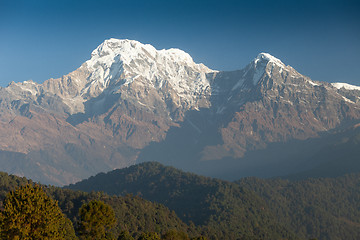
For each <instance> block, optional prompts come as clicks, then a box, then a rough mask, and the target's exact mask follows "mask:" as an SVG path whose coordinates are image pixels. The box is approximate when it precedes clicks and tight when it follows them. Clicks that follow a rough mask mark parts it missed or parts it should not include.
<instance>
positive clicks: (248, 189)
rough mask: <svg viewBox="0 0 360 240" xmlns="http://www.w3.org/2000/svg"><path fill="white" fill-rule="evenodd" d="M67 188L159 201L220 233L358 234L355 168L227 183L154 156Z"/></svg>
mask: <svg viewBox="0 0 360 240" xmlns="http://www.w3.org/2000/svg"><path fill="white" fill-rule="evenodd" d="M69 188H71V189H81V190H84V191H92V190H95V191H104V192H106V193H108V194H114V195H124V194H127V193H133V194H136V195H140V196H142V197H143V198H145V199H148V200H151V201H156V202H160V203H163V204H164V205H165V206H167V207H169V208H170V209H173V210H174V211H175V212H176V213H177V214H178V216H179V217H180V218H181V219H183V220H184V221H193V222H195V223H196V224H200V225H207V226H211V228H212V229H213V230H215V233H214V234H215V235H216V234H217V235H216V236H217V237H219V238H220V239H221V238H222V239H224V238H223V237H225V236H226V237H225V239H226V238H228V239H236V238H238V237H239V236H241V234H244V233H246V236H252V237H254V238H263V239H280V238H288V239H296V238H299V239H310V238H318V239H360V208H359V202H360V174H352V175H346V176H342V177H337V178H328V179H325V178H324V179H321V178H319V179H307V180H302V181H293V182H291V181H288V180H280V179H275V180H274V179H269V180H262V179H257V178H246V179H242V180H240V181H238V182H235V183H232V182H227V181H222V180H218V179H212V178H207V177H201V176H198V175H195V174H190V173H185V172H182V171H180V170H177V169H175V168H172V167H165V166H163V165H161V164H159V163H154V162H153V163H142V164H139V165H135V166H131V167H129V168H125V169H121V170H114V171H111V172H109V173H107V174H104V173H102V174H98V175H97V176H95V177H91V178H89V179H87V180H84V181H81V182H79V183H77V184H75V185H70V186H69ZM293 233H295V234H296V236H295V235H294V234H293ZM243 236H244V235H243ZM270 236H271V237H270ZM281 236H282V237H281Z"/></svg>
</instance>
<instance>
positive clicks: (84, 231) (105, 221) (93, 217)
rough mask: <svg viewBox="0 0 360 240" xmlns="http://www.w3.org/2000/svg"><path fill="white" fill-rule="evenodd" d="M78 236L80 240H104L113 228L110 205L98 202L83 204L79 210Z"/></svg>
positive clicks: (113, 216)
mask: <svg viewBox="0 0 360 240" xmlns="http://www.w3.org/2000/svg"><path fill="white" fill-rule="evenodd" d="M79 216H80V222H79V235H80V238H81V239H92V240H94V239H106V237H107V234H109V230H110V229H111V228H113V227H114V226H115V223H116V218H115V213H114V210H113V209H112V208H111V207H110V205H108V204H106V203H104V202H103V201H100V200H92V201H90V202H89V203H87V204H83V205H82V206H81V208H80V210H79Z"/></svg>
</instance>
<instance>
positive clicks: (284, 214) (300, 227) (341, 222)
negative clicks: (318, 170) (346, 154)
mask: <svg viewBox="0 0 360 240" xmlns="http://www.w3.org/2000/svg"><path fill="white" fill-rule="evenodd" d="M237 183H238V184H239V185H240V186H242V187H244V188H247V189H250V190H252V191H254V192H256V193H257V194H258V195H259V196H260V197H261V198H262V199H264V201H266V203H267V204H268V206H269V208H270V209H271V210H272V212H273V213H274V214H275V215H276V218H277V219H279V220H280V221H281V223H283V224H284V225H285V226H287V227H288V228H289V229H291V230H293V231H295V233H296V234H297V235H298V236H299V237H301V238H305V237H316V238H319V239H360V173H357V174H349V175H345V176H342V177H337V178H318V179H315V178H313V179H307V180H301V181H289V180H282V179H267V180H263V179H258V178H245V179H242V180H240V181H238V182H237Z"/></svg>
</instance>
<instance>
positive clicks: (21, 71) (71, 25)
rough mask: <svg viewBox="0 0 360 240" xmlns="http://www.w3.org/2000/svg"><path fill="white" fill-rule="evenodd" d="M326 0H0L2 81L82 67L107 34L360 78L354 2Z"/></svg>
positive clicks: (227, 61)
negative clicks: (266, 57)
mask: <svg viewBox="0 0 360 240" xmlns="http://www.w3.org/2000/svg"><path fill="white" fill-rule="evenodd" d="M358 2H359V1H347V0H343V1H340V0H339V1H332V0H323V1H320V0H312V1H310V0H299V1H294V0H287V1H283V0H266V1H265V0H256V1H254V0H246V1H240V0H239V1H230V0H222V1H220V0H218V1H212V0H207V1H203V0H164V1H162V0H143V1H140V0H126V1H122V0H116V1H113V0H99V1H94V0H37V1H36V0H27V1H19V0H0V86H6V85H7V84H8V83H9V82H11V81H15V82H19V81H25V80H29V79H32V80H34V81H36V82H43V81H44V80H46V79H48V78H51V77H53V78H57V77H60V76H62V75H64V74H67V73H69V72H71V71H73V70H75V69H76V68H78V67H79V66H80V65H81V64H82V63H83V62H84V61H86V60H87V59H88V58H89V57H90V53H91V51H92V50H93V49H95V48H96V47H97V46H98V45H99V44H100V43H101V42H103V41H104V40H105V39H108V38H110V37H114V38H128V39H135V40H138V41H140V42H143V43H150V44H152V45H153V46H155V47H156V48H157V49H163V48H171V47H176V48H180V49H182V50H184V51H186V52H188V53H189V54H190V55H191V56H192V57H193V58H194V60H195V61H196V62H202V63H204V64H205V65H207V66H208V67H210V68H213V69H217V70H236V69H241V68H243V67H245V65H246V64H247V63H248V62H250V61H251V60H252V59H253V58H255V57H256V56H257V54H258V53H259V52H268V53H270V54H272V55H274V56H275V57H278V58H280V59H281V60H282V61H283V62H284V63H285V64H289V65H291V66H293V67H294V68H295V69H297V70H298V71H299V72H300V73H302V74H305V75H307V76H309V77H311V78H312V79H314V80H321V81H329V82H334V81H343V82H348V83H352V84H357V85H360V74H359V70H360V66H359V60H360V4H359V3H358Z"/></svg>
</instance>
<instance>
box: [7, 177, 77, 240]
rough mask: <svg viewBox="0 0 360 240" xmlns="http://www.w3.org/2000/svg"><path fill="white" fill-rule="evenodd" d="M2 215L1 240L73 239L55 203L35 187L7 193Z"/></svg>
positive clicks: (65, 220) (28, 186) (67, 223)
mask: <svg viewBox="0 0 360 240" xmlns="http://www.w3.org/2000/svg"><path fill="white" fill-rule="evenodd" d="M1 215H2V216H1V217H0V218H2V221H1V222H0V226H1V228H0V236H1V239H45V240H46V239H76V236H75V232H74V229H73V227H72V224H71V222H70V221H69V220H67V219H66V218H65V216H64V215H63V214H62V212H61V210H60V208H59V206H58V204H57V202H56V201H54V200H53V199H51V198H50V197H49V196H47V195H46V193H45V192H44V191H43V189H42V188H41V187H40V186H38V185H35V186H32V185H30V184H27V185H25V186H23V187H20V188H18V189H16V190H15V191H11V192H9V193H8V195H7V196H6V198H5V201H4V210H3V211H2V213H1Z"/></svg>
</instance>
